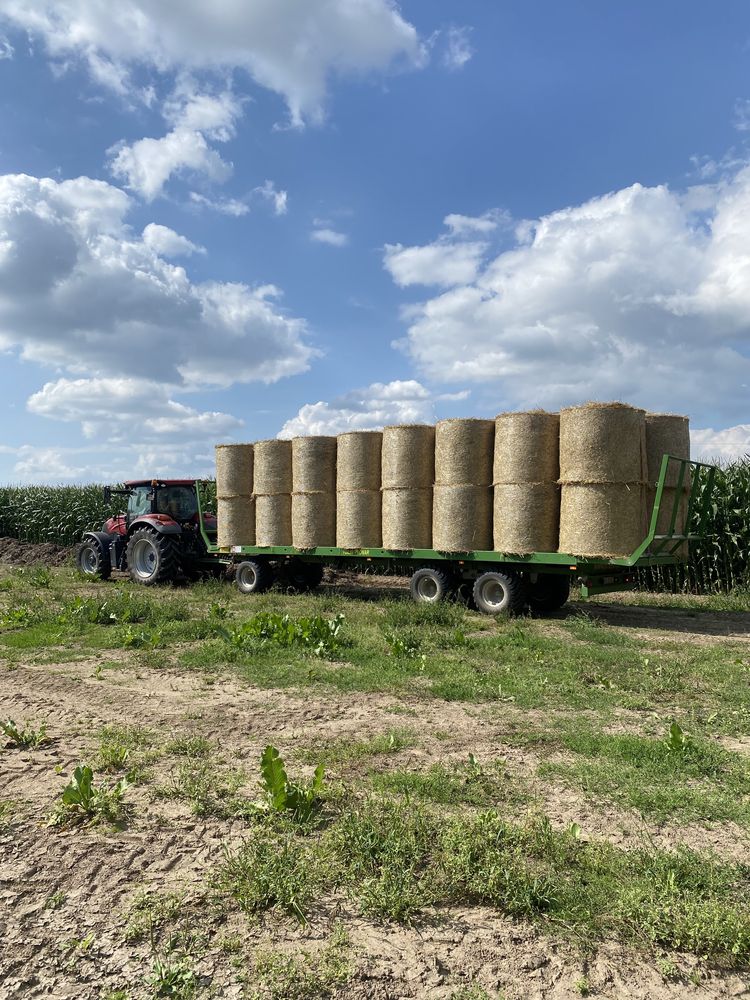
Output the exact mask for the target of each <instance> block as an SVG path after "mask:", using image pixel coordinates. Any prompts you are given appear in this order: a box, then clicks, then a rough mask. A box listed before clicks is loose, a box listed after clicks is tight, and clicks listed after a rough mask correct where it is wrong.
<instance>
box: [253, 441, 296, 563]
mask: <svg viewBox="0 0 750 1000" xmlns="http://www.w3.org/2000/svg"><path fill="white" fill-rule="evenodd" d="M254 463H255V468H254V481H255V544H256V545H291V544H292V442H291V441H279V440H278V439H276V438H274V439H272V440H270V441H257V442H256V444H255V450H254Z"/></svg>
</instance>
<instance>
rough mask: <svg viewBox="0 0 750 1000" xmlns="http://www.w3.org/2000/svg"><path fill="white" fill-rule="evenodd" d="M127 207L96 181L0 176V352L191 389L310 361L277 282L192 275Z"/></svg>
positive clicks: (270, 375) (261, 377)
mask: <svg viewBox="0 0 750 1000" xmlns="http://www.w3.org/2000/svg"><path fill="white" fill-rule="evenodd" d="M129 207H130V200H129V198H128V196H127V195H126V194H125V193H124V192H122V191H120V190H118V189H117V188H114V187H112V186H110V185H109V184H106V183H104V182H103V181H95V180H91V179H90V178H86V177H83V178H78V179H77V180H75V181H62V182H57V181H54V180H51V179H49V178H47V179H41V180H39V179H37V178H35V177H29V176H26V175H12V174H11V175H4V176H0V244H1V245H2V247H3V249H2V251H0V350H10V349H15V350H18V351H19V353H20V355H21V357H23V358H25V359H27V360H31V361H37V362H42V363H44V364H48V365H56V366H60V367H62V368H63V369H67V371H68V372H71V373H73V374H76V375H86V376H89V377H95V378H101V377H111V376H119V377H124V378H150V379H154V378H155V379H158V381H160V382H165V383H167V382H168V383H171V384H173V385H177V386H180V385H182V386H189V387H191V388H197V387H200V386H208V385H216V386H228V385H231V384H233V383H237V382H250V381H256V380H257V381H264V382H274V381H276V380H277V379H279V378H282V377H284V376H286V375H293V374H296V373H298V372H301V371H305V370H306V369H307V368H308V366H309V363H310V360H311V358H312V357H313V356H314V354H315V352H314V351H313V349H312V348H310V347H309V346H308V344H307V343H306V342H305V333H306V326H305V323H304V321H303V320H300V319H295V318H293V317H290V316H288V315H286V314H285V313H284V312H283V311H282V310H281V309H280V308H279V306H278V305H277V300H278V298H279V296H280V292H279V290H278V289H276V288H275V287H274V286H271V285H265V286H262V287H257V288H252V287H248V286H247V285H245V284H240V283H227V282H214V281H209V282H201V283H194V282H192V281H191V280H190V278H189V277H188V275H187V273H186V272H185V270H184V268H182V267H179V266H177V265H175V264H172V263H169V262H168V261H166V260H165V259H164V257H163V256H161V255H160V254H159V253H158V252H157V250H155V249H154V247H153V245H149V243H148V242H147V241H144V240H143V239H141V238H139V237H137V236H134V235H133V233H132V232H131V230H130V229H129V228H128V227H127V225H126V223H125V216H126V214H127V212H128V210H129ZM157 232H158V231H157Z"/></svg>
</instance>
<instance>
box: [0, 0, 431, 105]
mask: <svg viewBox="0 0 750 1000" xmlns="http://www.w3.org/2000/svg"><path fill="white" fill-rule="evenodd" d="M0 16H4V17H5V19H6V20H7V21H8V22H10V23H12V24H13V25H15V26H17V27H20V28H22V29H25V30H26V31H28V32H29V33H30V34H31V35H32V37H41V38H42V39H43V40H44V42H45V44H46V47H47V50H48V52H49V53H50V55H51V56H52V57H54V58H56V59H60V60H65V59H69V58H70V57H71V56H80V57H81V58H82V59H84V60H85V61H86V62H87V63H88V66H89V68H90V70H91V72H92V74H93V75H94V76H95V77H96V78H97V79H98V80H99V81H100V82H102V83H105V84H107V83H111V85H112V86H114V88H115V89H116V90H117V89H121V88H122V87H123V86H124V84H123V81H126V80H127V75H128V70H129V68H130V67H131V66H132V65H134V64H138V65H141V66H142V65H147V66H151V67H153V68H154V69H156V70H157V71H159V72H166V71H169V70H174V69H183V70H193V71H204V70H209V71H222V72H223V71H227V70H232V69H244V70H246V71H247V72H249V73H250V74H251V76H252V77H253V78H254V79H255V81H256V82H257V83H258V84H260V85H261V86H263V87H266V88H268V89H270V90H273V91H275V92H276V93H278V94H280V95H281V96H282V97H283V98H284V100H285V101H286V103H287V106H288V108H289V112H290V116H291V120H292V122H293V123H294V124H301V123H302V122H303V121H304V120H305V119H310V118H319V117H321V115H322V112H323V105H324V101H325V95H326V84H327V80H328V78H329V76H330V75H331V74H334V73H335V74H357V75H361V74H363V73H368V72H372V71H387V70H388V69H390V68H392V67H393V65H394V63H399V62H400V63H402V64H404V65H407V66H419V65H421V64H422V63H423V62H424V46H423V45H422V44H421V43H420V40H419V37H418V34H417V31H416V29H415V28H414V26H413V25H412V24H410V23H409V22H408V21H406V20H405V19H404V18H403V17H402V16H401V14H400V12H399V11H398V9H397V7H396V5H395V4H394V3H392V2H391V0H356V2H352V0H322V2H319V3H316V4H310V2H309V0H274V2H273V3H268V2H266V0H247V2H245V3H236V2H235V0H216V2H214V3H211V4H207V3H205V2H204V0H183V2H182V3H179V4H174V3H163V2H162V3H151V4H148V5H144V4H143V3H140V2H139V0H122V2H120V3H116V4H112V3H110V4H106V3H105V4H102V3H97V2H94V0H37V2H35V3H33V4H32V3H28V0H2V2H1V3H0Z"/></svg>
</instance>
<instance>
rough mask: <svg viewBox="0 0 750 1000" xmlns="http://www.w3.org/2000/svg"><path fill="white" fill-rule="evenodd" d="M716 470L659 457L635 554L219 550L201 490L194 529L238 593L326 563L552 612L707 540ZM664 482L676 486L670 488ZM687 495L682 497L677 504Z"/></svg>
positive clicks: (424, 598) (631, 583)
mask: <svg viewBox="0 0 750 1000" xmlns="http://www.w3.org/2000/svg"><path fill="white" fill-rule="evenodd" d="M673 471H674V472H676V476H673V475H672V472H673ZM668 474H669V475H668ZM715 474H716V467H715V466H712V465H707V464H705V463H703V462H693V461H689V460H687V459H681V458H677V457H675V456H673V455H664V457H663V459H662V465H661V470H660V474H659V480H658V483H657V485H656V493H655V497H654V503H653V508H652V510H651V519H650V524H649V528H648V531H647V533H646V535H645V537H644V539H643V541H642V542H641V544H640V545H639V546H638V547H637V548H636V549H635V551H634V552H632V553H631V554H630V555H629V556H625V557H622V558H616V559H614V558H613V559H606V558H593V559H592V558H590V557H579V556H577V555H575V554H574V553H565V552H529V553H511V552H492V551H474V552H440V551H437V550H435V549H407V550H403V551H402V550H399V551H394V550H391V549H382V548H377V549H376V548H372V549H342V548H337V547H335V546H330V547H329V546H322V547H319V548H312V549H298V548H295V547H293V546H291V545H277V546H258V545H233V546H231V547H219V546H218V545H216V544H215V538H212V537H211V536H210V535H209V534H208V532H207V531H206V525H205V522H204V517H203V504H202V502H201V499H202V498H201V493H202V490H201V489H200V488H199V489H198V491H197V492H198V500H199V520H200V530H201V533H202V535H203V540H204V542H205V544H206V547H207V550H208V553H209V554H210V555H211V556H212V557H213V558H214V559H218V560H220V561H222V562H224V563H225V564H226V565H227V568H228V569H230V570H231V571H233V572H234V578H235V582H236V585H237V587H238V589H239V590H240V591H241V592H242V593H244V594H257V593H262V592H263V591H265V590H268V588H269V587H271V586H272V584H273V583H274V580H275V579H276V578H277V577H279V576H282V577H283V578H284V579H285V580H286V581H287V582H288V583H290V584H291V585H292V586H294V587H296V588H297V589H299V590H312V589H314V587H315V586H317V585H318V584H319V583H320V581H321V580H322V577H323V570H324V568H325V567H326V566H331V567H335V568H339V569H349V570H354V571H365V572H373V571H377V570H378V569H380V570H381V572H383V573H389V574H399V575H404V576H410V577H411V585H410V589H411V595H412V597H413V599H414V600H415V601H418V602H424V603H434V602H436V601H440V600H443V599H445V598H447V597H449V596H451V595H453V594H456V593H457V592H460V593H462V594H463V596H464V597H465V598H467V599H471V600H473V602H474V604H475V605H476V607H477V609H478V610H479V611H482V612H484V613H485V614H490V615H497V614H501V613H508V614H519V613H522V612H524V611H525V610H527V609H529V610H531V611H532V612H533V613H536V614H549V613H551V612H553V611H556V610H558V609H559V608H561V607H562V606H563V604H565V602H566V601H567V599H568V596H569V593H570V585H571V582H572V581H574V580H575V581H577V582H578V583H579V584H580V587H581V593H582V594H583V596H585V597H589V596H592V595H595V594H604V593H609V592H612V591H621V590H628V589H632V588H633V587H635V586H636V581H637V571H638V570H640V569H646V568H649V567H657V566H670V565H675V564H677V563H679V562H682V561H684V551H685V547H686V545H689V544H690V543H691V542H695V541H697V540H699V539H701V538H703V537H704V534H705V529H706V525H707V522H708V515H709V512H710V506H711V502H712V494H713V484H714V478H715ZM668 478H669V479H670V480H671V481H672V482H673V483H674V484H675V485H674V488H673V489H672V490H671V492H670V493H669V494H668V493H667V487H666V483H667V479H668ZM668 496H669V497H671V505H670V502H669V499H668ZM685 497H687V503H684V502H683V501H684V498H685ZM658 525H662V529H661V531H657V526H658ZM691 526H693V528H694V530H693V531H692V532H691V531H690V527H691Z"/></svg>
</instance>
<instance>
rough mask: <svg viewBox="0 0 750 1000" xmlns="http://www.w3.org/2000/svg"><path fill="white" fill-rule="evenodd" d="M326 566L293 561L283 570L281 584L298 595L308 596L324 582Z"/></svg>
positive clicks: (298, 560) (297, 560)
mask: <svg viewBox="0 0 750 1000" xmlns="http://www.w3.org/2000/svg"><path fill="white" fill-rule="evenodd" d="M323 573H324V566H323V564H322V563H318V562H314V563H311V562H303V561H302V560H300V559H292V560H291V561H290V562H288V563H287V564H286V565H285V566H284V567H283V569H282V571H281V574H280V580H279V583H281V584H282V585H285V586H287V587H289V588H290V589H291V590H294V591H295V592H296V593H298V594H307V593H309V592H310V591H311V590H315V589H316V588H317V587H319V586H320V584H321V582H322V580H323Z"/></svg>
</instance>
